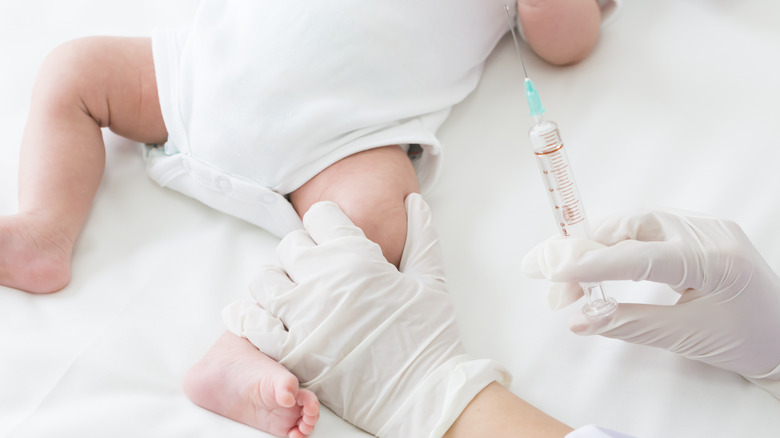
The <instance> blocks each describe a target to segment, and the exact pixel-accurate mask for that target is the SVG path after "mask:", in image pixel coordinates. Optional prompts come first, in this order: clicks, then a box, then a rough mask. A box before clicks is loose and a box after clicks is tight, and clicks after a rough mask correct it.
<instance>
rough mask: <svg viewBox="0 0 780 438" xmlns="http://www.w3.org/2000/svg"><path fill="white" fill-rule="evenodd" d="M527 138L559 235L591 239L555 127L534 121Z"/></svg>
mask: <svg viewBox="0 0 780 438" xmlns="http://www.w3.org/2000/svg"><path fill="white" fill-rule="evenodd" d="M528 135H529V137H530V138H531V146H532V147H533V151H534V156H535V157H536V162H537V164H538V165H539V172H540V174H541V176H542V180H543V182H544V185H545V188H546V189H547V196H548V198H549V200H550V205H551V206H552V211H553V215H554V216H555V221H556V224H557V225H558V228H559V230H560V232H561V234H563V235H564V236H577V237H583V238H590V237H591V232H590V227H589V226H588V220H587V217H586V215H585V208H584V206H583V205H582V198H581V197H580V193H579V191H578V190H577V184H576V183H575V181H574V174H573V173H572V169H571V165H570V164H569V157H568V156H567V155H566V149H565V148H564V146H563V140H562V139H561V134H560V131H559V130H558V125H557V124H556V123H555V122H553V121H550V120H541V119H537V123H535V124H534V125H533V126H531V129H530V130H529V131H528Z"/></svg>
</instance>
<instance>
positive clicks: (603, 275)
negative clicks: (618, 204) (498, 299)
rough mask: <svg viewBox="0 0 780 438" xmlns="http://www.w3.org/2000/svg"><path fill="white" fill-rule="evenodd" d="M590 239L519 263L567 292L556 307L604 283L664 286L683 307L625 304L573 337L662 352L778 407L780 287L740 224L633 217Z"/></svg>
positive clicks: (583, 324) (550, 243)
mask: <svg viewBox="0 0 780 438" xmlns="http://www.w3.org/2000/svg"><path fill="white" fill-rule="evenodd" d="M594 236H595V237H594V239H595V240H596V241H598V242H599V243H596V242H593V241H588V240H583V239H575V238H571V239H563V238H554V239H550V240H547V241H545V242H543V243H541V244H540V245H538V246H537V247H536V248H534V249H533V250H532V251H531V252H530V253H529V254H528V255H527V256H526V258H525V259H524V260H523V272H524V273H525V274H526V275H529V276H531V277H535V278H547V279H549V280H552V281H554V282H564V283H560V284H557V285H555V286H554V287H553V288H551V291H550V294H551V298H550V302H551V304H552V305H553V307H562V306H563V305H566V304H570V303H571V302H573V301H575V300H576V299H577V298H579V296H581V295H582V291H581V290H579V287H578V286H577V284H576V283H577V282H595V281H607V280H634V281H641V280H650V281H655V282H661V283H666V284H668V285H669V286H670V287H671V288H672V289H674V290H675V291H677V292H678V293H679V294H680V299H679V300H678V302H677V304H675V305H673V306H659V305H648V304H629V303H621V304H619V305H618V309H617V311H615V313H614V314H612V315H611V316H609V317H607V318H604V319H602V320H591V319H588V318H586V317H585V316H583V315H579V314H578V315H576V316H575V317H574V319H573V320H572V321H571V330H572V331H574V332H575V333H577V334H581V335H594V334H598V335H603V336H607V337H610V338H616V339H622V340H624V341H627V342H632V343H636V344H644V345H649V346H653V347H659V348H664V349H667V350H670V351H673V352H675V353H679V354H681V355H683V356H685V357H688V358H690V359H694V360H699V361H702V362H705V363H708V364H710V365H713V366H716V367H719V368H723V369H726V370H730V371H734V372H737V373H739V374H741V375H742V376H744V377H745V378H747V379H748V380H750V381H752V382H754V383H755V384H757V385H759V386H761V387H763V388H764V389H766V390H767V391H769V392H770V393H771V394H772V395H774V396H775V397H777V398H780V279H778V277H777V275H776V274H775V273H774V272H773V271H772V269H771V268H770V267H769V265H767V263H766V262H765V261H764V259H763V258H762V257H761V255H760V254H759V253H758V251H757V250H756V249H755V247H754V246H753V244H752V243H751V242H750V240H749V239H748V237H747V236H746V235H745V233H744V232H743V231H742V229H740V227H739V226H738V225H737V224H735V223H733V222H730V221H725V220H720V219H716V218H712V217H705V216H700V215H696V214H695V213H692V214H691V213H685V215H683V214H678V213H673V212H662V211H655V212H636V213H633V214H630V215H627V216H625V217H613V218H612V219H610V220H608V221H606V222H605V223H604V224H603V225H601V226H600V227H599V228H598V229H597V230H596V231H595V233H594ZM605 245H606V246H605ZM578 290H579V292H578Z"/></svg>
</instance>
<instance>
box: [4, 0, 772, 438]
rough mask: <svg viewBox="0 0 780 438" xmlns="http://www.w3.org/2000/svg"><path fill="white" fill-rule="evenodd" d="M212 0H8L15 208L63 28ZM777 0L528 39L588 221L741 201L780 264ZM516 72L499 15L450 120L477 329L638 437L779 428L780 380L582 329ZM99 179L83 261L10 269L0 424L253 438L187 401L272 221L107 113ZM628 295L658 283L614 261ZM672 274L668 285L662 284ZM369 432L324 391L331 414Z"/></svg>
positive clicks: (703, 0)
mask: <svg viewBox="0 0 780 438" xmlns="http://www.w3.org/2000/svg"><path fill="white" fill-rule="evenodd" d="M195 6H196V2H195V1H187V0H178V1H168V2H157V1H153V0H136V1H133V2H128V1H112V2H105V1H98V0H81V1H78V2H76V1H69V2H60V1H55V0H29V1H26V2H2V3H0V56H2V58H0V59H2V60H3V61H2V68H1V69H0V132H2V138H3V141H2V142H3V145H2V147H0V187H2V188H1V189H0V214H6V213H12V212H14V211H15V209H16V188H17V183H16V178H17V175H18V171H17V162H18V156H19V144H20V140H21V135H22V129H23V125H24V120H25V118H26V113H27V109H28V102H29V96H30V91H31V88H32V83H33V79H34V75H35V72H36V70H37V68H38V66H39V65H40V62H41V61H42V59H43V57H44V56H45V54H46V53H48V51H50V50H51V49H52V48H53V47H54V46H56V45H57V44H59V43H61V42H64V41H66V40H68V39H71V38H73V37H76V36H82V35H92V34H114V35H115V34H120V35H148V34H149V32H150V30H151V28H152V27H154V26H157V25H165V24H181V23H186V22H188V20H189V18H190V17H191V16H192V12H193V11H194V8H195ZM778 23H780V4H778V3H776V2H768V1H765V0H745V1H741V2H727V1H723V0H690V1H687V2H676V1H674V0H658V1H653V2H650V1H638V0H626V1H625V3H624V7H623V10H622V11H621V14H620V16H619V17H618V19H617V20H616V21H614V23H613V24H612V25H611V26H609V27H608V28H606V29H605V30H604V32H603V36H602V39H601V41H600V43H599V45H598V47H597V49H596V51H595V52H594V53H593V55H592V56H591V57H590V58H588V59H587V60H586V61H584V62H583V63H581V64H579V65H576V66H573V67H566V68H557V67H552V66H549V65H545V64H544V63H542V62H541V61H540V60H538V59H537V58H535V57H533V56H532V55H531V54H530V53H529V52H528V50H525V54H526V64H527V67H528V71H529V73H530V74H531V77H532V78H533V79H534V80H535V82H536V85H537V87H538V89H539V92H540V94H541V96H542V100H543V102H544V104H545V105H546V107H547V108H548V117H549V118H550V119H552V120H556V121H557V122H558V123H559V125H560V127H561V130H562V135H563V136H564V139H565V141H566V145H567V147H568V151H569V156H570V158H571V161H572V163H573V166H574V169H575V172H576V175H577V179H578V183H579V186H580V190H581V191H582V194H583V196H584V198H585V203H586V205H587V208H588V211H589V214H590V216H591V219H592V220H594V221H595V220H598V218H599V217H602V216H604V215H606V214H608V213H611V212H614V211H619V210H622V209H625V208H628V207H631V206H640V205H642V206H646V205H651V206H653V205H655V206H669V207H676V208H685V209H689V210H698V211H702V212H707V213H711V214H714V215H718V216H723V217H727V218H730V219H734V220H736V221H737V222H739V223H740V224H741V225H742V226H743V228H744V229H745V230H746V232H747V233H748V235H749V236H751V237H752V238H753V240H754V241H755V243H756V246H757V247H758V248H759V250H760V251H761V252H762V253H763V254H764V255H765V257H766V258H767V260H768V261H769V262H770V264H771V265H773V266H775V267H778V268H780V245H779V244H778V240H779V239H780V231H778V230H777V224H778V223H780V209H778V208H777V204H778V198H779V197H780V196H779V195H777V194H776V193H775V192H776V190H777V188H778V187H780V172H778V170H777V165H776V163H777V161H778V159H780V147H779V146H780V141H779V140H778V139H780V124H779V123H778V119H779V118H780V110H778V105H777V103H778V101H780V84H779V83H778V81H779V80H780V79H778V78H780V56H778V55H780V27H778ZM520 75H521V73H520V70H519V63H518V61H517V58H516V54H515V53H514V48H513V47H512V45H511V41H510V40H508V39H507V38H505V39H504V40H503V41H502V42H501V44H500V45H499V47H498V48H497V50H496V52H495V53H494V55H493V56H492V57H491V59H490V61H489V63H488V66H487V68H486V72H485V76H484V78H483V81H482V83H481V85H480V87H479V88H478V89H477V91H476V92H475V93H474V94H473V95H472V96H471V97H470V98H469V99H467V101H465V102H463V103H462V104H461V105H459V106H458V107H457V108H456V109H455V110H454V111H453V113H452V115H451V117H450V119H449V120H448V121H447V123H446V124H445V126H444V127H443V129H442V130H441V133H440V134H441V140H442V142H443V144H444V150H445V163H444V171H443V174H442V176H441V179H440V181H439V184H438V185H437V187H436V189H435V190H434V192H433V193H432V194H431V195H430V196H429V197H428V201H429V203H430V204H431V206H432V209H433V211H434V214H435V219H436V221H437V223H438V227H439V230H440V233H441V237H442V241H443V247H444V249H445V252H446V254H445V260H446V263H447V271H448V274H449V283H450V290H451V293H452V296H453V299H454V300H455V302H456V306H457V310H458V318H459V322H460V323H461V326H462V331H463V337H464V342H465V344H466V347H467V348H468V349H469V350H470V351H471V352H473V353H474V354H477V355H482V356H487V357H491V358H495V359H498V360H501V361H503V362H504V363H505V364H506V365H507V366H508V367H509V368H510V370H511V371H512V372H513V373H514V376H515V383H514V385H513V387H512V389H513V390H514V391H515V392H516V393H517V394H520V395H521V396H522V397H524V398H525V399H527V400H528V401H530V402H531V403H533V404H535V405H537V406H539V407H540V408H542V409H543V410H545V411H547V412H549V413H550V414H551V415H553V416H555V417H557V418H560V419H561V420H563V421H564V422H566V423H568V424H571V425H573V426H579V425H583V424H586V423H597V424H600V425H602V426H606V427H609V428H612V429H616V430H620V431H623V432H625V433H630V434H634V435H636V436H639V437H733V436H749V437H776V436H780V415H778V412H779V408H780V402H778V401H777V400H775V399H774V398H772V397H771V396H770V395H769V394H767V393H765V392H763V391H762V390H760V389H758V388H757V387H754V386H753V385H751V384H749V383H748V382H746V381H744V380H743V379H741V378H740V377H739V376H736V375H733V374H730V373H727V372H724V371H720V370H718V369H714V368H711V367H708V366H705V365H702V364H698V363H695V362H691V361H688V360H685V359H681V358H679V357H676V356H674V355H672V354H670V353H667V352H665V351H660V350H655V349H650V348H644V347H638V346H632V345H627V344H624V343H621V342H619V341H613V340H608V339H601V338H580V337H577V336H575V335H573V334H571V333H569V332H568V330H567V328H566V319H567V315H568V314H569V313H570V312H575V311H578V309H576V308H574V307H572V308H570V309H566V310H563V311H560V312H551V311H548V310H547V307H546V299H545V293H544V292H545V289H546V286H547V285H546V284H545V283H544V282H542V281H536V280H529V279H525V278H523V277H521V276H520V275H519V273H518V266H519V264H520V261H521V259H522V257H523V255H524V254H525V252H526V251H528V249H530V248H531V247H532V246H533V245H534V244H535V243H537V242H538V241H539V240H542V239H544V238H546V237H547V236H548V235H551V234H553V233H555V227H554V224H553V221H552V215H551V214H550V212H549V206H548V204H547V200H546V196H545V195H544V194H543V193H542V192H543V188H542V184H541V181H540V179H539V176H537V170H536V164H535V163H534V162H533V161H532V160H533V158H532V155H531V152H530V149H529V145H528V140H527V137H526V130H527V129H528V127H529V123H530V121H529V118H528V117H527V116H526V115H527V112H526V111H527V110H526V108H525V102H524V100H523V95H522V86H521V76H520ZM106 138H107V143H108V160H107V165H106V174H105V177H104V181H103V185H102V186H101V189H100V191H99V193H98V196H97V199H96V201H95V205H94V208H93V211H92V213H91V216H90V218H89V221H88V223H87V225H86V228H85V230H84V233H83V235H82V236H81V238H80V240H79V241H78V244H77V247H76V251H75V260H74V265H73V281H72V283H71V284H70V285H69V286H68V287H67V288H66V289H65V290H63V291H61V292H59V293H57V294H54V295H48V296H33V295H28V294H25V293H22V292H18V291H15V290H11V289H4V288H0V333H1V334H2V336H0V436H5V437H13V438H18V437H25V438H27V437H54V436H56V437H81V438H83V437H105V436H111V437H117V438H130V437H138V436H144V437H207V436H231V437H244V436H246V437H250V436H251V437H257V436H263V435H262V434H260V433H258V432H256V431H254V430H253V429H250V428H248V427H246V426H243V425H240V424H237V423H233V422H231V421H229V420H226V419H223V418H221V417H219V416H217V415H215V414H212V413H209V412H207V411H204V410H202V409H200V408H198V407H196V406H194V405H192V404H191V403H190V402H189V401H188V400H187V398H186V397H185V396H184V395H183V393H182V391H181V379H182V375H183V373H184V372H185V371H186V370H187V369H188V367H189V366H190V365H191V364H192V363H194V361H196V360H197V359H198V358H199V357H200V356H201V355H202V354H203V353H204V352H205V351H206V349H207V348H208V347H209V346H210V345H211V344H212V343H213V341H214V340H215V339H216V338H217V337H218V336H219V334H220V333H221V332H222V330H223V328H222V325H221V322H220V320H219V310H220V309H221V307H222V306H223V305H224V304H225V303H227V302H229V301H232V300H234V299H237V298H244V297H246V292H245V291H246V283H247V281H248V279H249V278H250V277H251V276H252V273H253V267H255V266H257V265H258V264H260V263H263V262H272V261H274V252H273V251H274V248H275V246H276V243H277V240H276V239H275V238H273V237H271V236H270V235H269V234H268V233H266V232H264V231H262V230H259V229H257V228H254V227H252V226H251V225H248V224H246V223H243V222H241V221H239V220H237V219H234V218H231V217H227V216H225V215H222V214H220V213H217V212H215V211H212V210H210V209H208V208H207V207H204V206H202V205H200V204H198V203H197V202H195V201H192V200H190V199H187V198H184V197H182V196H180V195H177V194H176V193H173V192H170V191H166V190H164V189H161V188H159V187H157V186H156V185H155V184H154V183H152V182H151V181H149V180H148V179H147V177H146V176H145V174H144V171H143V163H142V159H141V157H140V155H139V153H138V145H136V144H133V143H130V142H127V141H125V140H122V139H120V138H118V137H115V136H113V135H110V134H107V135H106ZM607 287H608V290H609V292H610V293H611V294H613V295H615V296H617V297H618V299H619V300H621V301H629V300H637V301H638V300H645V301H648V300H652V301H656V302H667V303H668V302H673V300H674V296H673V294H672V293H670V292H668V291H666V289H665V288H663V287H660V286H654V285H649V284H633V283H609V284H608V285H607ZM656 292H657V293H659V294H660V296H657V295H656ZM358 436H364V434H363V433H362V432H360V431H358V430H356V429H355V428H353V427H351V426H349V425H348V424H346V423H344V422H343V421H341V420H340V419H338V418H336V417H335V416H334V415H332V414H330V413H327V412H326V413H325V415H323V417H322V419H321V421H320V424H319V426H318V428H317V431H316V433H315V437H320V438H322V437H358Z"/></svg>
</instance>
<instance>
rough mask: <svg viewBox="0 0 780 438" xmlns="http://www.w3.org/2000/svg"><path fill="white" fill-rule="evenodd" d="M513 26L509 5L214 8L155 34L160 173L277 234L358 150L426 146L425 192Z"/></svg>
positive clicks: (400, 0) (442, 1) (431, 0)
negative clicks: (456, 123)
mask: <svg viewBox="0 0 780 438" xmlns="http://www.w3.org/2000/svg"><path fill="white" fill-rule="evenodd" d="M506 29H507V28H506V17H505V15H504V8H503V3H502V1H501V0H459V1H457V2H455V3H453V2H452V1H451V0H393V1H391V2H388V1H371V0H318V1H316V2H302V3H301V2H299V3H290V2H266V1H253V0H251V1H250V0H204V1H203V2H202V3H201V6H200V7H199V9H198V11H197V13H196V16H195V20H194V22H193V25H192V26H191V27H188V28H184V29H178V30H157V31H155V32H154V33H153V36H152V49H153V55H154V66H155V71H156V77H157V86H158V93H159V97H160V107H161V109H162V115H163V119H164V121H165V126H166V128H167V130H168V143H167V144H166V146H165V148H164V149H161V148H148V149H147V153H146V156H147V162H148V173H149V175H150V176H151V177H152V179H154V180H155V181H157V182H158V183H159V184H160V185H163V186H165V187H169V188H172V189H174V190H177V191H180V192H182V193H184V194H186V195H188V196H192V197H194V198H196V199H199V200H200V201H202V202H204V203H205V204H207V205H210V206H212V207H214V208H216V209H218V210H220V211H224V212H226V213H229V214H232V215H234V216H237V217H240V218H242V219H245V220H247V221H249V222H252V223H254V224H257V225H259V226H261V227H263V228H265V229H267V230H269V231H271V232H272V233H274V234H276V235H279V236H282V235H284V234H286V233H287V232H289V231H290V230H294V229H298V228H300V226H301V224H300V220H299V219H298V215H297V214H296V213H295V211H294V210H293V208H292V206H291V205H290V203H289V202H288V201H287V199H286V198H285V195H287V194H289V193H290V192H292V191H293V190H295V189H297V188H298V187H300V186H301V185H302V184H304V183H305V182H306V181H308V180H309V179H311V178H312V177H314V176H315V175H316V174H317V173H319V172H321V171H322V170H324V169H325V168H327V167H328V166H330V165H331V164H333V163H335V162H336V161H338V160H340V159H342V158H344V157H346V156H349V155H352V154H354V153H357V152H360V151H364V150H367V149H371V148H376V147H381V146H388V145H394V144H400V145H410V144H417V145H420V149H419V151H421V153H418V154H416V155H415V156H417V157H418V158H417V159H416V160H414V161H413V166H414V168H415V171H416V172H417V177H418V179H419V183H420V187H421V190H423V191H425V190H427V189H428V188H429V187H430V186H431V184H432V183H433V181H434V180H435V179H436V176H437V174H438V172H439V167H440V163H441V146H440V144H439V141H438V139H437V138H436V131H437V130H438V129H439V127H440V125H441V124H442V123H443V122H444V120H445V119H446V117H447V115H448V114H449V111H450V109H451V107H452V106H453V105H454V104H456V103H458V102H460V101H461V100H463V99H464V98H465V97H466V96H467V95H468V94H469V93H471V91H473V90H474V88H475V87H476V85H477V83H478V81H479V77H480V75H481V72H482V67H483V65H484V61H485V59H486V58H487V56H488V55H489V54H490V52H491V51H492V50H493V47H494V46H495V44H496V43H497V42H498V41H499V40H500V38H501V37H502V35H503V34H504V33H505V32H506ZM419 151H418V152H419Z"/></svg>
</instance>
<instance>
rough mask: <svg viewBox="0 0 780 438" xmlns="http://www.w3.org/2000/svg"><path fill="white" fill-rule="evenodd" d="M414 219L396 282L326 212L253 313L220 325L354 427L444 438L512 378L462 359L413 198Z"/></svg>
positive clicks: (373, 253)
mask: <svg viewBox="0 0 780 438" xmlns="http://www.w3.org/2000/svg"><path fill="white" fill-rule="evenodd" d="M406 208H407V215H408V224H409V225H408V233H407V241H406V246H405V249H404V254H403V256H402V258H401V263H400V272H399V270H397V269H396V268H395V267H394V266H393V265H392V264H390V263H388V262H387V261H386V260H385V258H384V256H383V255H382V251H381V250H380V248H379V246H378V245H376V244H375V243H373V242H371V241H369V240H368V239H366V237H365V236H364V234H363V232H362V231H361V230H360V229H359V228H357V227H356V226H354V225H353V224H352V222H350V220H349V219H348V218H347V217H346V216H345V215H344V214H343V213H342V212H341V210H340V209H339V208H338V207H337V206H336V205H335V204H333V203H330V202H322V203H318V204H315V205H314V206H312V207H311V209H310V210H309V211H308V213H306V215H305V216H304V218H303V223H304V227H305V228H306V231H307V232H304V231H296V232H293V233H290V234H289V235H287V237H285V238H284V239H283V240H282V242H281V243H280V245H279V248H278V250H277V254H278V256H279V260H280V261H281V264H282V266H283V267H284V270H282V269H281V268H279V267H274V266H269V267H266V268H265V269H264V270H263V271H262V272H261V273H260V275H259V277H258V278H257V280H255V281H254V282H253V284H252V285H251V291H252V295H253V296H254V297H255V299H256V300H257V303H255V302H239V303H234V304H232V305H230V306H228V307H226V308H225V310H224V311H223V319H224V320H225V323H226V325H227V327H228V329H229V330H230V331H231V332H233V333H235V334H236V335H239V336H243V337H245V338H247V339H248V340H249V341H250V342H252V343H253V344H254V345H255V346H256V347H257V348H258V349H260V351H262V352H264V353H265V354H267V355H269V356H270V357H272V358H274V359H276V360H278V361H279V362H280V363H281V364H282V365H284V366H285V367H287V368H288V369H289V370H291V371H292V372H293V373H294V374H295V375H296V376H297V377H298V379H299V380H300V382H301V385H302V386H303V387H305V388H308V389H310V390H312V391H313V392H314V393H315V394H317V397H319V400H320V402H321V403H322V404H323V405H325V406H327V407H329V408H330V409H331V410H333V411H334V412H335V413H336V414H337V415H339V416H341V417H342V418H344V419H345V420H347V421H349V422H351V423H352V424H354V425H356V426H358V427H360V428H362V429H364V430H366V431H368V432H370V433H372V434H375V435H378V436H387V437H404V438H408V437H439V436H441V435H443V434H444V432H446V431H447V430H448V429H449V427H450V426H451V425H452V423H453V422H454V421H455V419H456V418H457V417H458V415H460V413H461V411H462V410H463V409H464V408H465V407H466V405H467V404H468V403H469V401H471V399H472V398H474V396H475V395H476V394H477V393H479V392H480V391H481V390H482V389H483V388H484V387H485V386H487V385H488V384H489V383H491V382H493V381H499V382H500V383H502V384H505V385H508V384H509V382H510V381H511V376H510V375H509V373H508V372H506V370H504V369H503V368H502V367H501V366H499V365H498V364H496V363H495V362H492V361H490V360H474V359H472V358H470V357H469V356H468V355H466V354H465V351H464V350H463V347H462V345H461V342H460V335H459V333H458V328H457V326H456V323H455V313H454V309H453V306H452V302H451V300H450V297H449V295H448V294H447V289H446V286H445V281H444V273H443V270H442V264H441V254H440V250H439V241H438V236H437V234H436V232H435V230H434V228H433V226H432V224H431V220H430V211H429V209H428V206H427V205H426V204H425V202H424V201H423V199H422V197H420V196H419V195H417V194H413V195H409V197H408V198H407V200H406ZM285 271H286V272H285Z"/></svg>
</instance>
